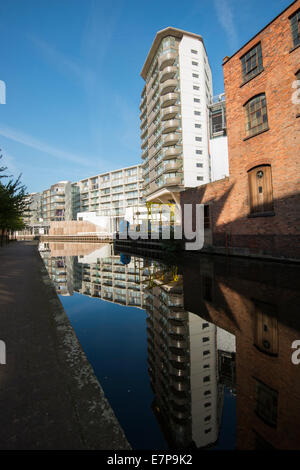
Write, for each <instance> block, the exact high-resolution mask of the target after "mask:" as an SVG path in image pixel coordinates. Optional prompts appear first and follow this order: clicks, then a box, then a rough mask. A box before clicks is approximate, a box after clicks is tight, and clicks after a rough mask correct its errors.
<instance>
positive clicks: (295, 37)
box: [290, 9, 300, 47]
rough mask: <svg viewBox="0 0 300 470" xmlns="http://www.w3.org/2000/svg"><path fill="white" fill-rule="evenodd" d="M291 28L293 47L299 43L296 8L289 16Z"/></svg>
mask: <svg viewBox="0 0 300 470" xmlns="http://www.w3.org/2000/svg"><path fill="white" fill-rule="evenodd" d="M290 22H291V29H292V38H293V44H294V47H295V46H298V44H300V9H299V10H297V11H296V12H295V13H294V14H293V15H292V16H291V17H290Z"/></svg>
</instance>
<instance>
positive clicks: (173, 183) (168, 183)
mask: <svg viewBox="0 0 300 470" xmlns="http://www.w3.org/2000/svg"><path fill="white" fill-rule="evenodd" d="M179 184H181V177H180V176H175V178H166V180H165V184H164V186H178V185H179ZM175 333H177V331H175ZM178 333H179V334H181V333H182V330H180V331H178Z"/></svg>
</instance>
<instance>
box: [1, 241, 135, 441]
mask: <svg viewBox="0 0 300 470" xmlns="http://www.w3.org/2000/svg"><path fill="white" fill-rule="evenodd" d="M0 340H2V341H4V342H5V344H6V364H5V365H4V364H0V416H1V426H0V449H107V450H109V449H130V446H129V444H128V442H127V440H126V437H125V435H124V433H123V431H122V429H121V427H120V425H119V423H118V421H117V419H116V417H115V415H114V413H113V411H112V409H111V407H110V405H109V403H108V401H107V400H106V398H105V396H104V393H103V390H102V388H101V386H100V385H99V382H98V380H97V378H96V377H95V375H94V372H93V369H92V368H91V366H90V364H89V362H88V360H87V358H86V356H85V354H84V353H83V351H82V349H81V346H80V344H79V342H78V339H77V337H76V335H75V333H74V331H73V328H72V327H71V325H70V323H69V321H68V318H67V316H66V313H65V311H64V309H63V307H62V305H61V303H60V301H59V299H58V297H57V295H56V292H55V289H54V287H53V286H52V283H51V281H50V280H49V277H48V274H47V271H46V269H45V267H44V265H43V262H42V260H41V258H40V255H39V253H38V251H37V246H36V244H35V243H34V242H13V243H11V244H10V245H8V246H7V247H3V248H0Z"/></svg>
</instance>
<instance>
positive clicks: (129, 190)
mask: <svg viewBox="0 0 300 470" xmlns="http://www.w3.org/2000/svg"><path fill="white" fill-rule="evenodd" d="M142 178H143V175H142V168H141V165H133V166H129V167H126V168H121V169H119V170H114V171H109V172H107V173H102V174H99V175H96V176H93V177H90V178H85V179H82V180H80V181H78V182H76V183H73V184H72V213H73V219H76V218H77V214H78V213H83V212H84V213H87V212H88V213H94V214H95V215H96V216H101V217H103V216H106V217H109V218H110V219H111V221H112V224H111V226H112V230H119V224H120V221H121V220H123V219H124V215H125V211H126V209H127V208H128V207H135V208H136V210H138V209H137V208H138V207H139V206H140V205H141V204H142ZM85 218H86V217H85Z"/></svg>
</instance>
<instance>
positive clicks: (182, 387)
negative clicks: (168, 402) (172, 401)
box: [172, 380, 189, 392]
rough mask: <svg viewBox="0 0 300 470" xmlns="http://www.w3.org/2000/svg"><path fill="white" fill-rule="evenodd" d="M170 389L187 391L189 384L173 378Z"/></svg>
mask: <svg viewBox="0 0 300 470" xmlns="http://www.w3.org/2000/svg"><path fill="white" fill-rule="evenodd" d="M172 389H173V390H176V392H187V391H188V390H189V384H188V382H187V381H186V382H183V381H180V382H177V381H176V380H174V381H173V382H172Z"/></svg>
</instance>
